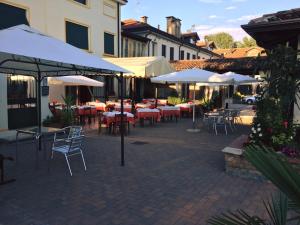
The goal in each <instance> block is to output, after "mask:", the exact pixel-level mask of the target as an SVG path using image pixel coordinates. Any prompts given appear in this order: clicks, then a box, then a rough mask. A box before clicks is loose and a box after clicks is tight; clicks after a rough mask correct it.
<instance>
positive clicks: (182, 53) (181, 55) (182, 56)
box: [180, 50, 184, 60]
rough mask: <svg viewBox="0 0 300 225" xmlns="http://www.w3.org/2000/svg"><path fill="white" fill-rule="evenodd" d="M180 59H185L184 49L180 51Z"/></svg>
mask: <svg viewBox="0 0 300 225" xmlns="http://www.w3.org/2000/svg"><path fill="white" fill-rule="evenodd" d="M180 60H184V51H183V50H181V51H180Z"/></svg>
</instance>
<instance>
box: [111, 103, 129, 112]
mask: <svg viewBox="0 0 300 225" xmlns="http://www.w3.org/2000/svg"><path fill="white" fill-rule="evenodd" d="M115 111H118V112H121V105H120V104H116V105H115ZM124 112H128V113H131V112H132V105H129V104H126V105H124Z"/></svg>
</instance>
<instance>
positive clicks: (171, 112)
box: [157, 106, 180, 122]
mask: <svg viewBox="0 0 300 225" xmlns="http://www.w3.org/2000/svg"><path fill="white" fill-rule="evenodd" d="M157 108H158V109H159V110H160V115H161V117H162V119H163V120H165V119H166V118H170V119H171V118H172V117H175V119H176V122H177V119H178V118H179V117H180V108H179V107H176V106H159V107H157Z"/></svg>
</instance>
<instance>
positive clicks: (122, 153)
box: [119, 73, 125, 166]
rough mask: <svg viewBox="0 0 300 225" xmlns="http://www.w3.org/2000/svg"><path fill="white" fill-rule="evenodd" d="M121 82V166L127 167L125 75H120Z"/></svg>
mask: <svg viewBox="0 0 300 225" xmlns="http://www.w3.org/2000/svg"><path fill="white" fill-rule="evenodd" d="M119 82H121V166H125V159H124V158H125V157H124V121H123V119H124V118H123V115H124V101H123V100H124V97H123V94H124V93H123V92H124V91H123V73H121V75H120V81H119Z"/></svg>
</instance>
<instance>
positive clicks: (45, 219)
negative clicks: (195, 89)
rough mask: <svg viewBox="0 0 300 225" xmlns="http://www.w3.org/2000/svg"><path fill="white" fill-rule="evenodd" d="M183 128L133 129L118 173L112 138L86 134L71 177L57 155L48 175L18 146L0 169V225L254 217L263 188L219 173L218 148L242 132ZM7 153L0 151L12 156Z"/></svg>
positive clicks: (28, 148) (187, 222)
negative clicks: (235, 213)
mask: <svg viewBox="0 0 300 225" xmlns="http://www.w3.org/2000/svg"><path fill="white" fill-rule="evenodd" d="M190 126H191V121H190V120H187V119H183V120H181V121H179V122H178V123H177V124H176V123H175V122H170V123H162V124H157V125H155V126H154V127H151V126H150V127H149V126H148V125H146V126H145V127H144V128H140V127H136V128H135V129H133V130H132V132H131V134H130V135H129V136H128V137H126V149H125V150H126V166H125V167H120V148H119V146H120V141H119V137H116V136H109V135H100V136H99V135H97V134H96V132H94V133H93V132H91V133H88V134H87V138H86V148H85V156H86V161H87V166H88V170H87V171H86V172H85V171H84V170H83V166H82V163H81V161H80V158H79V157H74V158H73V159H71V160H72V161H71V167H72V168H73V177H70V176H69V174H68V171H67V167H66V164H65V161H64V159H63V157H62V156H58V155H57V156H55V158H54V160H53V161H52V163H51V165H50V172H49V171H48V169H47V167H48V164H47V161H45V159H44V158H43V154H40V158H39V162H40V163H39V164H40V166H39V169H36V167H35V152H34V150H33V147H32V144H31V143H27V144H26V143H24V144H23V145H22V150H20V154H19V159H20V160H19V163H18V166H17V167H16V166H14V165H13V164H9V163H8V164H7V170H8V173H9V176H11V177H15V178H16V179H17V181H16V182H14V183H11V184H8V185H4V186H0V224H1V225H23V224H24V225H98V224H99V225H116V224H120V225H195V224H200V225H202V224H206V220H207V219H208V218H209V217H210V216H211V215H215V214H218V213H220V212H224V211H226V210H235V209H238V208H243V209H245V210H246V211H247V212H249V213H258V214H260V215H261V214H262V204H261V199H262V198H263V197H266V196H267V195H268V194H269V193H270V192H271V190H273V187H272V186H271V185H270V184H268V183H262V182H258V181H254V180H246V179H241V178H237V177H232V176H229V175H227V174H226V173H225V172H224V159H223V157H224V156H223V154H222V153H221V149H222V148H224V147H225V146H226V145H227V144H229V143H230V142H231V141H232V140H233V139H234V138H236V137H237V136H238V135H239V134H241V133H247V131H248V128H246V127H241V128H239V132H235V133H234V134H229V135H228V136H226V135H224V134H220V135H218V136H215V135H214V134H213V133H210V132H208V131H206V130H204V129H202V131H201V132H200V133H188V132H186V128H189V127H190ZM13 149H14V146H13V145H12V146H2V147H1V149H0V152H4V153H6V154H12V155H13Z"/></svg>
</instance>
